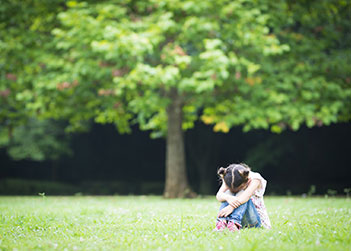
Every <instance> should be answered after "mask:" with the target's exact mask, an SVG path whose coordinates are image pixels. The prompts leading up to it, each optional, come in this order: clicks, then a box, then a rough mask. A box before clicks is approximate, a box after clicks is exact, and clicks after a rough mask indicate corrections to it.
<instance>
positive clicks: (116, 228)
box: [0, 196, 351, 250]
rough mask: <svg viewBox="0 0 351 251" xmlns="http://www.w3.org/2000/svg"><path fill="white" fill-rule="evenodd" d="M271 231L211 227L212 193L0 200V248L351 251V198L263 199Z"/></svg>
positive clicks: (13, 198)
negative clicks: (178, 196)
mask: <svg viewBox="0 0 351 251" xmlns="http://www.w3.org/2000/svg"><path fill="white" fill-rule="evenodd" d="M265 203H266V206H267V209H268V213H269V215H270V218H271V221H272V225H273V229H272V230H264V229H244V230H241V231H240V232H239V233H230V232H227V231H225V232H223V233H216V232H213V231H212V229H213V228H214V223H215V217H216V214H217V209H218V207H219V204H218V202H216V201H215V198H214V196H213V197H207V198H203V199H200V198H199V199H176V200H165V199H162V198H161V197H156V196H151V197H149V196H147V197H146V196H125V197H122V196H111V197H79V196H78V197H77V196H76V197H50V196H49V197H40V196H38V197H0V249H1V250H54V249H56V250H65V249H67V250H126V249H127V250H144V249H150V250H221V249H222V250H231V249H245V250H268V249H270V250H351V237H350V236H351V235H350V233H351V217H350V216H351V200H350V199H346V198H296V197H267V198H266V199H265Z"/></svg>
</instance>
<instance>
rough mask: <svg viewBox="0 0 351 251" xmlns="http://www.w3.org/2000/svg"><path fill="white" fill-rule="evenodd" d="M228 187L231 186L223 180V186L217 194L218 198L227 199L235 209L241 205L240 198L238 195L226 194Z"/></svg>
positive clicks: (220, 199) (219, 199)
mask: <svg viewBox="0 0 351 251" xmlns="http://www.w3.org/2000/svg"><path fill="white" fill-rule="evenodd" d="M228 189H229V187H228V186H227V185H226V184H225V183H224V181H223V182H222V185H221V187H220V188H219V190H218V192H217V194H216V199H217V200H218V201H219V202H223V201H227V202H228V203H229V205H231V206H232V207H233V209H234V208H237V207H238V206H240V201H239V200H238V197H236V196H233V195H230V194H226V193H225V192H226V191H227V190H228Z"/></svg>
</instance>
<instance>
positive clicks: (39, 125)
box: [0, 118, 72, 161]
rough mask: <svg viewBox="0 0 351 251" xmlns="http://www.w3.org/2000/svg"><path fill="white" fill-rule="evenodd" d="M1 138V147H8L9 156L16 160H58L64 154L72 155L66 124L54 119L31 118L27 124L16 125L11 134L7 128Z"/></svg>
mask: <svg viewBox="0 0 351 251" xmlns="http://www.w3.org/2000/svg"><path fill="white" fill-rule="evenodd" d="M0 132H2V133H3V135H1V138H0V147H1V146H3V147H6V148H7V152H8V154H9V156H10V157H11V158H13V159H15V160H21V159H32V160H36V161H43V160H57V159H58V158H59V157H60V156H62V155H65V154H66V155H70V154H72V151H71V150H70V147H69V138H70V137H69V135H68V134H65V132H64V125H62V123H61V124H60V123H59V122H57V121H56V122H55V121H52V120H44V121H39V120H36V119H33V118H32V119H29V120H28V121H27V123H26V124H24V125H18V126H17V127H15V128H14V129H13V130H12V132H11V134H12V135H11V136H10V137H8V135H7V133H6V132H7V130H0Z"/></svg>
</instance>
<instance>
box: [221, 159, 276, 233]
mask: <svg viewBox="0 0 351 251" xmlns="http://www.w3.org/2000/svg"><path fill="white" fill-rule="evenodd" d="M218 175H219V176H220V177H221V179H222V186H221V187H220V188H219V190H218V192H217V195H216V198H217V200H218V201H220V202H222V204H221V207H220V211H219V214H218V218H217V223H216V228H215V230H216V231H223V230H224V229H225V228H226V227H227V228H228V229H229V231H232V232H235V231H238V230H239V229H241V228H242V227H261V226H262V227H264V228H268V229H270V228H271V222H270V220H269V218H268V214H267V210H266V207H265V205H264V202H263V194H264V191H265V189H266V184H267V181H266V180H265V179H264V178H262V176H261V175H260V174H259V173H255V172H252V171H250V168H249V167H248V166H247V165H245V164H231V165H229V166H228V167H227V168H223V167H221V168H220V169H219V170H218Z"/></svg>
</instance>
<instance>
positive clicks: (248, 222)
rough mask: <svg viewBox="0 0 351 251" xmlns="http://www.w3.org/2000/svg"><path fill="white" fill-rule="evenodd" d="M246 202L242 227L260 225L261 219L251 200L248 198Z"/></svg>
mask: <svg viewBox="0 0 351 251" xmlns="http://www.w3.org/2000/svg"><path fill="white" fill-rule="evenodd" d="M246 204H247V209H246V211H245V214H244V217H243V218H242V225H243V227H261V219H260V216H259V215H258V212H257V210H256V208H255V205H254V204H253V202H252V200H251V199H249V200H248V201H247V202H246Z"/></svg>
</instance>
